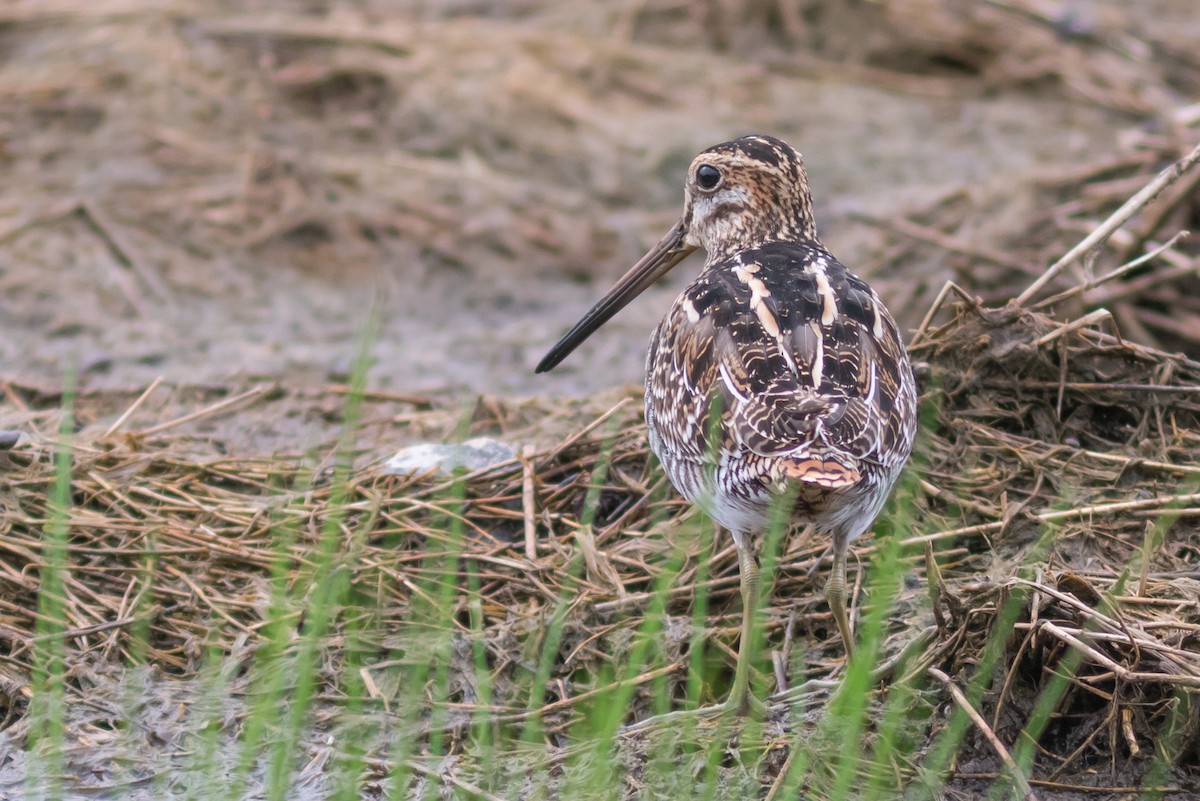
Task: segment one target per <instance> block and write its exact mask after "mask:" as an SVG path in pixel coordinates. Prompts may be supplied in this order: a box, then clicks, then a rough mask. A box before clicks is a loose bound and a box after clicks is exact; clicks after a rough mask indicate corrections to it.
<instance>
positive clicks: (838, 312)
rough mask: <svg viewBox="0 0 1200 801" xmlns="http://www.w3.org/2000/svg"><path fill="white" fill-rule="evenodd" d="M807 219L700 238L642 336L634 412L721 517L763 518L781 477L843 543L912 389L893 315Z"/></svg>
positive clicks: (760, 521)
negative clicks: (644, 347) (719, 242)
mask: <svg viewBox="0 0 1200 801" xmlns="http://www.w3.org/2000/svg"><path fill="white" fill-rule="evenodd" d="M745 172H746V173H748V174H752V172H751V171H749V170H746V171H745ZM792 174H797V173H792ZM798 174H799V175H801V176H802V175H803V173H802V171H800V172H799V173H798ZM799 189H802V190H803V191H804V192H805V193H807V185H806V184H805V183H804V182H803V179H802V178H801V180H800V185H799ZM751 195H752V196H753V192H751ZM793 205H794V207H797V208H809V206H808V204H806V203H802V202H798V203H796V204H793ZM714 211H715V212H716V213H721V212H722V211H723V208H722V207H720V206H718V207H716V208H715V210H714ZM811 230H812V228H811V226H807V225H804V224H797V225H793V226H788V227H785V231H784V232H785V233H786V234H790V237H789V238H786V239H778V238H774V237H777V236H778V230H777V229H771V234H770V236H771V237H772V238H767V239H765V241H757V242H747V241H745V240H743V241H742V242H741V244H742V247H738V248H736V249H731V248H725V247H715V248H711V249H710V256H709V259H708V261H707V263H706V264H705V267H704V269H703V271H702V272H701V274H700V276H699V277H697V278H696V280H695V281H693V282H692V284H691V285H689V286H688V287H687V288H686V289H685V290H684V291H683V293H682V294H680V296H679V297H678V298H677V299H676V301H675V304H674V305H673V306H672V308H671V310H670V311H669V312H668V313H667V315H666V317H664V318H663V320H662V322H661V323H660V324H659V326H658V328H657V330H656V331H655V333H654V335H653V337H652V338H651V341H650V349H649V354H648V356H647V365H646V416H647V421H648V423H649V425H650V428H651V443H652V445H653V447H654V450H655V452H656V453H657V455H658V456H659V459H660V461H662V463H663V465H664V466H665V468H666V470H667V472H668V474H669V475H670V476H671V479H672V482H673V483H674V484H675V486H676V488H677V489H679V490H680V492H681V493H682V494H683V495H684V496H685V497H687V498H689V499H691V500H695V501H698V502H700V503H702V504H704V505H705V506H706V507H707V508H708V510H709V512H710V513H711V514H712V515H713V516H714V518H715V519H716V520H717V521H718V522H719V523H721V524H722V525H725V526H726V527H729V528H732V529H734V530H740V531H747V530H750V531H753V530H757V529H760V528H762V526H763V525H764V524H765V521H766V516H767V509H768V506H769V504H770V502H771V499H772V497H774V495H775V494H776V493H779V492H782V491H785V490H787V489H789V488H791V489H793V490H797V491H798V494H799V498H798V500H797V507H796V509H795V513H796V516H797V517H798V518H801V519H803V520H805V521H806V522H813V523H816V524H817V526H818V528H820V529H825V530H827V531H832V532H834V533H836V534H838V535H840V536H842V537H845V539H846V540H847V541H848V540H850V539H853V538H854V537H857V536H858V535H859V534H861V533H863V531H865V530H866V529H867V528H868V527H869V526H870V524H871V522H872V520H873V519H874V517H875V515H876V514H877V513H878V510H879V508H880V507H881V506H882V503H883V501H884V500H885V499H886V496H887V493H888V491H889V490H890V488H891V486H892V484H893V483H894V481H895V479H896V477H897V476H898V474H899V471H900V469H901V468H902V467H903V465H904V464H905V462H906V461H907V460H908V457H909V454H910V451H911V447H912V440H913V437H914V434H915V428H916V392H915V384H914V380H913V375H912V369H911V367H910V366H909V361H908V356H907V353H906V352H905V350H904V345H903V342H902V340H901V336H900V332H899V330H898V329H897V327H896V323H895V321H894V320H893V319H892V316H891V315H890V314H889V313H888V311H887V309H886V308H885V307H884V305H883V303H882V301H881V300H880V299H879V296H878V295H876V294H875V292H874V291H873V290H872V289H871V287H870V286H869V285H868V284H867V283H866V282H865V281H863V280H862V279H861V278H859V277H858V276H856V275H854V274H853V273H851V272H850V271H849V270H847V269H846V268H845V267H844V266H843V265H842V264H841V263H840V262H838V261H837V260H836V259H835V258H834V257H833V256H832V255H830V254H829V252H828V251H827V250H826V249H825V248H824V246H823V245H821V243H820V242H819V241H818V240H817V239H816V237H815V234H810V233H809V232H811ZM801 232H803V233H801ZM714 253H715V254H716V257H715V258H714V256H713V254H714ZM713 414H719V415H720V416H719V418H718V419H717V420H715V421H714V420H713V418H712V415H713Z"/></svg>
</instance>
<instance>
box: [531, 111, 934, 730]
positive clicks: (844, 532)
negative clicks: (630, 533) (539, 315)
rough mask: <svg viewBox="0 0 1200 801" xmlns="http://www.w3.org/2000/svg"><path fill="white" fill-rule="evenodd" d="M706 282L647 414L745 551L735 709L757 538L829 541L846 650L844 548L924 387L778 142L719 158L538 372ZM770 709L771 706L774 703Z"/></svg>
mask: <svg viewBox="0 0 1200 801" xmlns="http://www.w3.org/2000/svg"><path fill="white" fill-rule="evenodd" d="M698 249H702V250H704V252H705V254H706V259H705V262H704V266H703V268H702V269H701V270H700V273H699V275H698V276H697V277H696V278H695V279H694V280H693V281H692V282H691V283H689V284H688V285H687V286H686V287H685V288H684V289H683V291H682V292H681V293H680V294H679V296H678V297H677V298H676V299H675V301H674V302H673V303H672V305H671V307H670V309H669V310H668V311H667V313H666V315H665V316H664V317H663V318H662V321H661V322H660V323H659V324H658V326H657V328H656V329H655V330H654V332H653V334H652V335H651V337H650V343H649V348H648V351H647V355H646V381H645V416H646V426H647V429H648V436H649V441H650V446H651V450H653V452H654V454H655V455H656V456H657V457H658V460H659V462H660V463H661V464H662V466H663V469H664V470H665V472H666V474H667V476H668V478H669V479H670V482H671V484H672V485H673V486H674V487H675V489H676V490H677V491H678V492H679V493H680V495H682V496H683V497H684V498H685V499H687V500H688V501H691V502H693V503H695V504H698V505H699V506H701V507H702V508H703V509H704V510H705V511H706V512H707V513H708V514H709V515H710V516H711V518H712V519H713V520H714V521H716V523H717V524H718V525H719V526H721V527H722V528H724V529H727V530H728V531H729V532H730V533H731V535H732V537H733V542H734V544H735V546H736V549H737V553H738V573H739V577H740V581H739V583H740V591H741V596H742V625H741V629H740V640H739V643H738V652H737V661H736V667H735V672H734V679H733V682H732V684H731V687H730V691H729V695H728V696H727V699H726V702H725V703H726V704H729V705H734V706H738V707H740V708H742V707H744V705H745V704H746V703H748V700H747V699H748V698H750V699H751V700H754V699H752V696H751V695H750V687H749V678H750V668H751V662H752V660H753V655H752V654H751V653H750V647H751V646H750V642H751V636H752V634H753V617H752V615H753V610H755V609H756V608H757V603H758V592H759V580H760V576H759V570H760V565H759V562H758V559H757V556H756V553H755V538H756V537H761V536H762V534H763V533H764V531H765V530H766V529H767V527H768V525H769V523H770V521H771V520H772V509H773V507H774V506H777V505H779V504H781V503H782V504H785V505H790V508H788V509H786V512H787V513H790V518H789V523H790V524H793V525H803V524H809V525H811V526H812V527H813V530H814V531H816V532H817V533H820V534H823V535H826V536H828V537H830V538H831V540H832V552H833V565H832V569H831V571H830V575H829V578H828V580H827V582H826V585H825V597H826V599H827V602H828V604H829V608H830V611H831V613H832V617H833V620H834V623H835V624H836V626H837V629H838V633H839V635H840V637H841V640H842V642H843V643H844V649H845V653H846V656H847V659H849V658H850V657H851V656H852V654H853V649H854V645H853V642H854V640H853V633H852V629H851V626H850V619H849V616H848V614H847V610H846V556H847V551H848V548H849V545H850V543H851V542H852V541H853V540H854V539H855V538H857V537H859V536H860V535H862V534H864V533H865V532H867V531H868V530H869V529H870V527H871V525H872V524H873V523H874V520H875V518H876V517H877V515H878V514H879V512H880V510H881V509H882V507H883V505H884V503H885V502H886V500H887V498H888V495H889V493H890V491H891V488H892V486H893V485H894V484H895V483H896V480H897V479H898V477H899V476H900V473H901V472H902V470H903V468H904V466H905V464H906V463H907V462H908V460H909V457H910V456H911V454H912V447H913V440H914V438H915V436H916V430H917V392H916V381H915V379H914V376H913V370H912V365H911V363H910V360H909V356H908V353H907V351H906V349H905V347H904V341H903V337H902V336H901V332H900V329H899V327H898V326H897V324H896V321H895V319H894V318H893V317H892V315H891V313H890V312H889V311H888V310H887V308H886V307H885V306H884V304H883V301H882V300H880V298H879V295H878V294H877V293H876V292H875V291H874V290H873V289H872V288H871V287H870V286H869V285H868V284H867V282H866V281H864V280H863V279H862V278H860V277H859V276H857V275H855V274H854V273H852V272H850V270H849V269H847V268H846V267H845V266H844V265H843V264H842V263H841V262H839V261H838V260H837V259H835V258H834V257H833V256H832V255H831V254H830V252H829V251H828V250H827V249H826V248H825V246H824V245H823V244H822V243H821V240H820V239H819V238H818V236H817V227H816V222H815V218H814V215H813V200H812V194H811V191H810V189H809V184H808V178H807V174H806V172H805V168H804V162H803V159H802V158H801V155H800V153H799V152H797V151H796V150H795V149H794V148H793V147H791V146H790V145H788V144H787V143H785V142H784V141H782V140H780V139H777V138H775V137H772V136H764V135H753V136H744V137H741V138H739V139H734V140H732V141H729V142H725V143H722V144H719V145H716V146H714V147H711V148H709V149H707V150H704V151H703V152H701V153H700V154H699V155H697V156H696V158H695V159H694V160H693V161H692V163H691V166H690V167H689V168H688V172H687V177H686V180H685V187H684V210H683V214H682V216H681V217H680V218H679V220H678V222H676V223H675V224H674V225H673V226H672V227H671V229H670V230H669V231H668V232H667V234H666V235H665V236H664V237H663V238H662V239H661V240H660V241H659V242H658V243H657V244H656V245H654V246H653V247H652V248H651V249H650V250H649V252H648V253H646V255H645V256H643V257H642V258H641V259H640V260H638V262H637V263H636V264H634V266H633V267H632V268H631V269H630V270H629V271H628V272H627V273H625V275H623V276H622V277H621V278H620V279H618V280H617V282H616V284H614V285H613V287H612V289H610V290H609V292H608V293H607V294H606V295H604V296H603V298H602V299H601V300H600V301H599V302H597V303H596V304H595V305H594V306H593V307H592V308H591V309H590V310H589V311H588V312H587V313H586V314H585V315H584V316H583V318H582V319H580V321H579V322H578V323H577V324H576V325H575V326H574V327H572V328H571V329H570V330H569V331H568V332H567V333H566V334H564V335H563V337H562V338H561V339H560V340H559V341H558V343H557V344H555V345H554V347H553V348H552V349H551V350H550V351H549V352H548V353H547V354H546V356H545V358H543V359H542V361H541V362H540V363H539V364H538V365H537V367H536V372H538V373H543V372H546V371H548V370H551V369H553V368H554V367H555V366H556V365H558V364H559V363H560V362H561V361H562V360H563V359H564V358H566V357H567V355H568V354H570V353H571V352H572V351H573V350H574V349H575V348H576V347H577V346H578V345H579V344H580V343H582V342H583V341H584V340H585V339H587V338H588V337H589V336H590V335H591V334H592V333H594V332H595V331H596V330H597V329H598V328H600V327H601V326H602V325H603V324H604V323H605V322H607V321H608V320H609V319H610V318H611V317H612V316H613V315H614V314H616V313H617V312H618V311H620V310H621V309H622V308H624V307H625V306H626V305H627V304H628V303H629V302H630V301H631V300H633V299H634V298H635V297H637V296H638V295H639V294H641V293H642V292H643V291H644V290H645V289H647V288H648V287H650V286H651V285H652V284H654V283H655V282H656V281H658V280H659V279H660V278H662V277H663V276H664V275H666V274H667V273H668V272H669V271H670V270H671V269H672V268H674V267H675V266H676V265H677V264H679V263H680V262H681V261H683V260H684V258H686V257H687V256H688V255H689V254H691V253H692V252H693V251H695V250H698ZM759 703H761V702H759Z"/></svg>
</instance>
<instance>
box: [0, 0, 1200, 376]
mask: <svg viewBox="0 0 1200 801" xmlns="http://www.w3.org/2000/svg"><path fill="white" fill-rule="evenodd" d="M1197 41H1200V14H1198V13H1197V11H1196V4H1195V0H1144V1H1143V2H1139V3H1125V2H1119V1H1118V0H1111V1H1110V2H1100V1H1099V0H1063V1H1061V2H1058V1H1052V0H988V1H985V0H877V1H876V2H867V1H866V0H858V1H856V0H848V1H843V0H794V1H793V2H787V1H786V0H614V1H613V2H603V3H592V2H559V1H558V0H512V1H511V2H505V3H489V2H470V1H469V0H433V1H431V2H388V1H387V0H374V1H372V0H363V1H362V2H352V1H351V0H344V1H340V2H339V1H338V0H330V2H320V1H319V0H313V2H242V3H235V2H220V0H207V1H206V0H187V2H171V0H164V1H163V2H155V3H137V2H121V1H119V0H89V1H88V2H83V0H38V1H36V2H34V1H32V0H31V1H30V2H15V3H14V2H8V3H6V4H4V5H3V6H2V7H0V360H2V364H3V369H4V373H5V375H6V376H8V377H16V378H19V379H20V380H22V381H26V382H33V383H38V382H45V383H46V384H47V385H53V384H57V383H58V382H59V381H60V380H61V377H62V375H63V372H64V370H65V369H67V367H68V366H69V365H73V366H74V368H75V369H76V370H77V371H78V373H79V381H80V383H81V385H82V386H83V387H84V388H85V389H87V388H91V389H101V388H114V389H116V388H128V387H131V386H139V385H145V384H146V383H148V382H149V381H151V380H153V379H154V378H155V377H158V376H164V377H165V378H166V379H167V380H169V381H173V382H187V383H196V384H208V383H219V382H225V381H231V380H240V379H250V380H255V379H258V378H263V377H266V378H271V379H279V380H283V381H287V382H293V383H297V384H303V385H308V384H317V385H323V384H328V383H331V382H339V381H344V380H345V377H346V374H347V372H348V370H349V368H350V363H351V360H352V355H353V353H354V341H355V337H356V336H357V334H358V332H359V331H360V329H361V327H362V325H363V322H364V318H365V316H366V310H367V309H368V308H369V307H370V306H371V304H372V303H376V302H377V303H379V304H380V306H381V308H382V310H383V325H382V330H381V332H380V340H379V342H378V343H377V345H376V347H375V350H374V352H375V355H376V357H377V359H378V362H377V364H376V366H375V367H374V368H373V369H372V372H371V383H372V385H373V386H376V387H379V388H382V389H391V390H394V391H405V392H420V393H439V392H460V391H464V390H469V391H474V392H488V393H501V394H509V395H535V394H537V395H542V394H569V395H578V394H585V393H590V392H593V391H596V390H599V389H602V388H605V387H611V386H617V385H621V384H626V383H630V382H637V381H639V380H640V377H641V369H642V360H643V353H644V343H645V341H646V338H647V337H648V335H649V332H650V330H651V328H652V327H653V325H654V324H655V322H656V321H657V319H658V318H659V316H660V315H661V314H662V313H663V312H664V310H665V308H666V306H667V305H668V304H669V302H670V299H671V298H672V297H673V296H674V294H675V293H676V292H677V291H678V289H679V287H680V286H681V285H682V284H683V283H684V282H686V281H687V280H688V279H689V278H690V277H691V276H692V275H694V274H695V272H696V270H697V269H698V268H699V265H700V259H699V258H698V257H693V259H692V260H689V261H688V262H686V263H685V264H684V265H683V266H682V267H681V268H679V269H678V270H676V274H675V275H673V276H672V277H671V278H670V279H669V280H668V281H666V282H664V285H663V286H661V287H658V288H656V289H654V290H651V291H650V292H648V293H646V295H645V296H644V297H643V298H641V299H639V301H638V302H636V303H635V304H633V305H632V306H630V307H629V308H628V309H627V310H626V311H625V312H623V313H622V314H621V315H620V316H619V317H618V318H617V319H615V320H614V321H613V322H612V323H611V324H610V325H609V326H607V327H606V328H605V329H604V330H603V331H602V332H601V333H600V334H599V335H598V336H596V337H594V338H593V340H592V341H591V342H589V343H588V344H587V345H586V346H585V347H583V348H581V349H580V351H579V352H578V353H576V354H574V355H573V356H572V357H571V359H570V360H569V361H568V362H567V363H566V364H564V365H563V367H562V368H560V369H559V370H557V371H556V372H554V373H552V374H550V375H547V376H536V377H535V376H534V375H533V374H532V367H533V365H534V364H535V363H536V362H537V360H538V358H539V357H540V356H541V355H542V353H543V352H544V351H545V350H546V349H547V348H548V347H549V346H550V345H551V344H552V343H553V342H554V340H555V339H556V338H557V337H558V335H559V334H560V333H561V332H562V331H563V330H564V329H565V328H566V327H567V326H569V325H570V324H571V323H573V322H574V321H575V320H576V319H577V318H578V316H579V315H580V314H581V313H582V312H583V311H585V310H586V309H587V307H588V306H589V305H590V304H591V303H592V302H593V301H594V300H595V299H597V298H598V296H599V294H600V293H601V292H603V291H604V289H606V288H607V286H608V284H609V282H610V281H611V280H612V279H614V278H615V277H616V276H618V275H620V274H621V273H622V272H623V271H624V270H625V269H626V268H627V267H628V266H629V265H630V264H632V263H633V261H634V260H635V259H636V258H637V257H638V256H639V255H641V253H642V252H643V251H644V250H645V248H646V247H647V246H648V245H650V244H652V243H653V242H654V241H656V239H657V238H658V236H660V235H661V234H662V233H663V231H664V230H665V228H666V226H667V225H669V224H670V223H671V222H672V221H673V220H674V218H675V217H676V215H677V214H678V212H679V209H680V206H681V199H682V181H683V171H684V169H685V168H686V166H687V164H688V162H689V161H690V159H691V158H692V156H693V155H694V154H695V153H696V152H697V151H699V150H701V149H703V148H705V147H708V146H710V145H712V144H715V143H717V142H720V141H723V140H726V139H729V138H732V137H734V136H738V135H741V134H745V133H752V132H761V133H770V134H774V135H777V136H780V137H783V138H785V139H787V140H788V141H790V142H791V143H792V144H794V145H796V146H797V147H798V148H799V149H800V150H801V151H802V152H803V153H804V154H805V157H806V160H807V164H808V167H809V172H810V177H811V181H812V185H813V190H814V193H815V197H816V202H817V213H818V221H819V224H820V227H821V230H822V236H823V238H824V240H825V242H826V244H827V245H828V246H829V247H830V249H831V250H832V251H833V253H834V254H835V255H837V256H838V257H839V258H840V259H841V260H842V261H843V262H845V263H846V264H847V265H848V266H850V267H851V269H853V270H855V271H857V272H860V273H862V274H863V275H864V276H866V277H867V278H868V279H870V280H871V281H872V282H873V283H874V284H875V285H876V286H877V288H878V289H879V291H880V292H881V294H882V295H883V296H884V298H885V300H886V301H887V302H888V303H889V305H890V306H891V307H892V308H893V309H894V310H896V312H897V316H898V317H900V318H901V322H902V324H904V325H905V326H906V327H909V328H911V327H915V325H916V324H917V323H918V322H919V321H920V319H921V317H922V316H923V314H924V312H925V310H926V308H928V305H929V302H930V301H931V299H932V296H933V295H934V294H935V293H936V292H937V290H938V289H939V288H940V287H941V286H942V284H943V282H944V281H945V280H947V279H954V280H955V281H957V282H958V283H960V284H962V285H964V286H966V287H968V288H969V289H970V290H971V291H972V292H977V293H980V294H982V295H983V296H985V297H987V298H991V299H1001V300H1002V299H1003V298H1004V297H1007V296H1008V295H1011V294H1012V293H1013V292H1014V291H1019V289H1021V288H1023V287H1024V286H1026V285H1028V284H1029V283H1030V281H1031V280H1032V279H1033V277H1034V276H1036V275H1037V274H1038V273H1039V272H1040V270H1041V269H1042V268H1044V266H1045V264H1047V263H1048V262H1049V261H1050V260H1053V258H1055V257H1056V256H1057V255H1061V253H1062V252H1063V251H1064V250H1065V249H1066V247H1069V245H1070V244H1073V243H1074V242H1075V241H1077V240H1078V239H1080V238H1081V237H1082V236H1083V234H1084V233H1086V232H1087V230H1089V229H1090V227H1092V226H1094V224H1095V223H1096V222H1097V221H1098V220H1100V219H1103V217H1104V216H1105V215H1106V213H1107V212H1108V211H1111V209H1112V208H1114V207H1115V206H1116V205H1119V203H1120V202H1121V201H1123V200H1124V199H1125V198H1126V197H1128V195H1129V194H1130V193H1131V192H1132V191H1136V188H1137V187H1138V186H1140V185H1141V184H1142V183H1144V182H1145V180H1146V177H1147V176H1148V175H1150V174H1153V171H1154V170H1156V169H1159V168H1161V167H1162V166H1163V165H1164V164H1166V163H1169V161H1170V159H1172V158H1175V157H1178V155H1179V154H1180V153H1181V152H1184V150H1185V148H1187V147H1188V146H1190V145H1194V144H1195V141H1196V140H1197V135H1196V132H1197V130H1198V127H1197V126H1198V124H1200V123H1198V121H1200V106H1197V105H1196V103H1197V98H1198V97H1200V91H1198V90H1200V56H1198V55H1197V48H1196V42H1197ZM1084 182H1088V183H1089V186H1091V187H1092V189H1090V190H1089V191H1090V192H1091V194H1090V195H1084V196H1082V197H1081V196H1080V195H1079V193H1078V191H1077V190H1078V187H1079V186H1081V185H1083V183H1084ZM1195 188H1196V184H1195V181H1194V180H1192V181H1190V182H1187V183H1186V184H1185V185H1184V186H1181V187H1180V188H1179V189H1177V190H1176V191H1182V192H1191V193H1193V194H1194V193H1195ZM1177 200H1178V198H1177ZM1185 200H1186V199H1185ZM1170 208H1171V210H1172V212H1171V213H1173V214H1176V215H1179V216H1180V217H1182V218H1183V219H1180V220H1179V221H1178V222H1179V223H1180V224H1182V225H1183V226H1184V227H1186V225H1187V224H1190V225H1192V226H1193V227H1194V226H1195V225H1197V224H1200V219H1197V217H1198V216H1200V212H1197V203H1196V202H1195V201H1194V198H1193V200H1192V201H1191V202H1183V203H1178V202H1177V203H1175V204H1173V205H1172V206H1171V207H1170ZM1155 222H1156V225H1155V226H1154V227H1153V228H1152V229H1148V230H1158V229H1159V228H1160V227H1162V225H1161V224H1162V221H1161V220H1157V221H1155ZM1136 238H1137V237H1136V232H1135V234H1134V237H1133V239H1134V240H1136ZM1117 244H1118V245H1121V248H1123V249H1124V250H1126V251H1129V252H1142V250H1141V249H1142V248H1143V247H1144V246H1146V244H1147V243H1146V242H1137V241H1132V240H1130V241H1125V242H1124V243H1123V244H1122V243H1121V242H1118V243H1117ZM1121 248H1119V250H1120V249H1121ZM1192 252H1194V249H1193V251H1192ZM1186 272H1187V271H1182V272H1181V276H1176V278H1177V279H1178V280H1175V281H1174V282H1173V283H1172V284H1171V287H1172V288H1171V289H1170V292H1174V293H1175V295H1170V294H1168V295H1166V296H1164V297H1159V298H1158V299H1157V300H1151V301H1147V302H1141V301H1139V303H1138V304H1135V305H1132V306H1130V307H1129V308H1128V309H1124V310H1121V309H1118V313H1117V316H1118V320H1119V321H1120V322H1121V323H1122V326H1123V329H1125V330H1126V332H1127V333H1129V334H1130V335H1131V336H1134V337H1135V338H1139V339H1142V340H1147V341H1149V343H1150V344H1158V345H1163V346H1169V347H1177V348H1181V349H1189V348H1192V347H1194V346H1195V344H1196V343H1197V342H1200V309H1196V316H1195V317H1194V318H1192V317H1189V314H1190V311H1189V310H1190V309H1192V308H1194V303H1195V298H1197V297H1200V292H1197V291H1195V289H1194V287H1193V288H1189V286H1188V284H1186V281H1187V280H1194V273H1192V274H1191V278H1189V277H1188V275H1183V274H1182V273H1186ZM1064 279H1065V280H1066V281H1067V283H1068V284H1069V283H1073V282H1077V276H1071V275H1067V276H1065V277H1064ZM1181 281H1183V282H1184V283H1181ZM1172 297H1174V298H1175V300H1172ZM1188 304H1193V305H1188Z"/></svg>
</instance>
